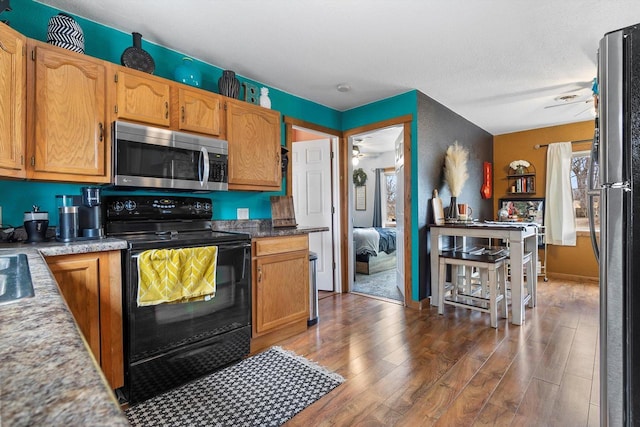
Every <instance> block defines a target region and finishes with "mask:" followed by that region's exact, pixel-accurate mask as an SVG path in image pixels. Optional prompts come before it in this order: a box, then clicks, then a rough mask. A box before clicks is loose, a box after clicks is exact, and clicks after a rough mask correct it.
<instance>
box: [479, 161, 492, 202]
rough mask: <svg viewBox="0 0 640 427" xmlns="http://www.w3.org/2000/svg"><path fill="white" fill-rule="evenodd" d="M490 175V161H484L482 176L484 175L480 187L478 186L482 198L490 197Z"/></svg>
mask: <svg viewBox="0 0 640 427" xmlns="http://www.w3.org/2000/svg"><path fill="white" fill-rule="evenodd" d="M491 175H492V169H491V163H489V162H484V165H483V168H482V176H483V177H484V182H483V183H482V187H480V195H481V196H482V198H483V199H490V198H491V181H492V179H491Z"/></svg>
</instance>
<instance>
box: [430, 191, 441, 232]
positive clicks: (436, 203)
mask: <svg viewBox="0 0 640 427" xmlns="http://www.w3.org/2000/svg"><path fill="white" fill-rule="evenodd" d="M431 206H432V207H433V222H434V223H435V224H436V225H444V209H443V208H442V199H441V198H440V197H438V196H435V197H434V198H432V199H431Z"/></svg>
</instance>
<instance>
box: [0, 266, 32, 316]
mask: <svg viewBox="0 0 640 427" xmlns="http://www.w3.org/2000/svg"><path fill="white" fill-rule="evenodd" d="M32 296H34V292H33V283H32V282H31V273H30V272H29V263H28V262H27V255H25V254H15V255H0V305H2V304H9V303H12V302H16V301H18V300H20V299H22V298H29V297H32Z"/></svg>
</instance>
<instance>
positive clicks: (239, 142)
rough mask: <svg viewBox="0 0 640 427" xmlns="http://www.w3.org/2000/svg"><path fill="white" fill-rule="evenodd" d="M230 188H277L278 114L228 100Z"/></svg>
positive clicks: (278, 156) (265, 189) (278, 181)
mask: <svg viewBox="0 0 640 427" xmlns="http://www.w3.org/2000/svg"><path fill="white" fill-rule="evenodd" d="M227 140H228V141H229V190H264V191H267V190H280V187H281V185H282V182H281V181H282V175H281V165H280V113H278V112H277V111H273V110H269V109H266V108H262V107H258V106H255V105H252V104H248V103H246V102H238V101H231V100H229V101H227Z"/></svg>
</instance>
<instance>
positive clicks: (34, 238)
mask: <svg viewBox="0 0 640 427" xmlns="http://www.w3.org/2000/svg"><path fill="white" fill-rule="evenodd" d="M48 226H49V212H42V211H40V207H39V206H38V205H33V207H32V210H31V212H25V213H24V229H25V231H26V232H27V242H28V243H37V242H43V241H45V240H46V238H47V227H48Z"/></svg>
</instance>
